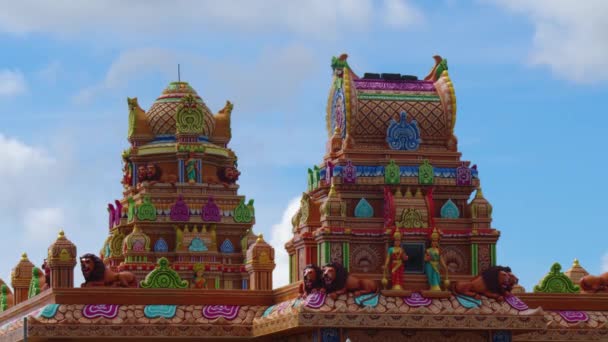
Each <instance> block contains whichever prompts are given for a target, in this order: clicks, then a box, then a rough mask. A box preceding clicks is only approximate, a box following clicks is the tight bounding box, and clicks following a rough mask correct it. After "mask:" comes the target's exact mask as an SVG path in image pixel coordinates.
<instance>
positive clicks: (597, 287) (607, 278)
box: [579, 272, 608, 293]
mask: <svg viewBox="0 0 608 342" xmlns="http://www.w3.org/2000/svg"><path fill="white" fill-rule="evenodd" d="M579 284H580V286H581V290H582V292H584V293H598V292H603V293H608V272H606V273H603V274H600V275H599V276H594V275H586V276H584V277H582V278H581V280H580V281H579Z"/></svg>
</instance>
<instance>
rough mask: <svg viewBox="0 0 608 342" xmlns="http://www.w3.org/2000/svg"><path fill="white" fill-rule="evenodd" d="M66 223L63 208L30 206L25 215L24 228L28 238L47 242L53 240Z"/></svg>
mask: <svg viewBox="0 0 608 342" xmlns="http://www.w3.org/2000/svg"><path fill="white" fill-rule="evenodd" d="M64 224H65V215H64V213H63V209H61V208H28V209H27V210H26V211H25V213H24V216H23V228H24V229H25V232H26V234H27V237H28V239H34V240H37V241H40V242H43V243H45V244H50V243H51V242H52V241H53V236H55V235H56V234H57V232H58V231H59V229H60V227H63V225H64Z"/></svg>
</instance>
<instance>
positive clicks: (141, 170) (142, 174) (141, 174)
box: [137, 164, 148, 184]
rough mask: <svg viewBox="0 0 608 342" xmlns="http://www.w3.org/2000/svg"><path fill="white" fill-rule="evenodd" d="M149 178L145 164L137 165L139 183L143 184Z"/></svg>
mask: <svg viewBox="0 0 608 342" xmlns="http://www.w3.org/2000/svg"><path fill="white" fill-rule="evenodd" d="M146 180H148V171H147V170H146V165H145V164H140V165H139V166H138V167H137V183H138V184H141V183H143V182H145V181H146Z"/></svg>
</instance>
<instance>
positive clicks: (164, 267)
mask: <svg viewBox="0 0 608 342" xmlns="http://www.w3.org/2000/svg"><path fill="white" fill-rule="evenodd" d="M139 287H141V288H144V289H185V288H187V287H188V281H186V280H182V278H181V277H180V276H179V274H178V273H177V272H175V271H174V270H173V269H172V268H171V267H169V260H167V258H164V257H163V258H159V259H158V261H157V265H156V268H155V269H154V270H153V271H152V272H150V273H148V275H147V276H146V279H144V280H142V281H141V282H140V283H139Z"/></svg>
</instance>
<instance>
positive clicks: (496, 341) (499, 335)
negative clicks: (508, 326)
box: [492, 330, 512, 342]
mask: <svg viewBox="0 0 608 342" xmlns="http://www.w3.org/2000/svg"><path fill="white" fill-rule="evenodd" d="M511 340H512V338H511V332H510V331H507V330H499V331H495V332H494V334H493V335H492V342H511Z"/></svg>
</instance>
